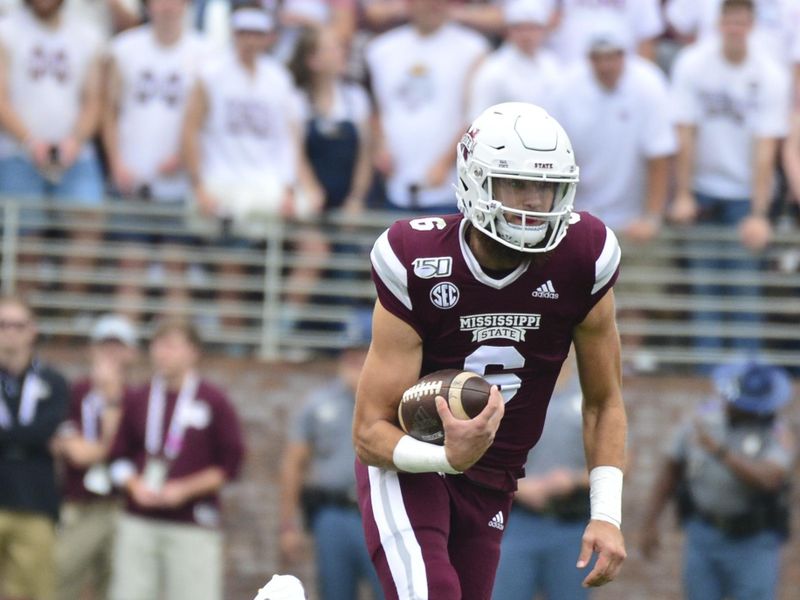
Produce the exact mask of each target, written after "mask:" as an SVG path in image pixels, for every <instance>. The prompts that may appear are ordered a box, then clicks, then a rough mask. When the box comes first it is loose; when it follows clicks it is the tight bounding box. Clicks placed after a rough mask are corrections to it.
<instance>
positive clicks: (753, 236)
mask: <svg viewBox="0 0 800 600" xmlns="http://www.w3.org/2000/svg"><path fill="white" fill-rule="evenodd" d="M739 238H740V239H741V240H742V244H743V245H744V247H745V248H747V249H748V250H752V251H753V252H758V251H760V250H763V249H764V248H766V246H767V244H769V242H770V240H771V239H772V225H770V222H769V219H767V218H766V217H764V216H759V215H750V216H749V217H745V218H744V219H743V220H742V222H741V223H740V224H739Z"/></svg>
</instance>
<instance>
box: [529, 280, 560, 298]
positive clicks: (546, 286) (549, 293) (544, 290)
mask: <svg viewBox="0 0 800 600" xmlns="http://www.w3.org/2000/svg"><path fill="white" fill-rule="evenodd" d="M532 296H533V297H534V298H548V299H550V300H558V292H557V291H556V288H554V287H553V280H552V279H548V280H547V283H543V284H542V285H540V286H539V287H538V288H536V289H535V290H533V294H532Z"/></svg>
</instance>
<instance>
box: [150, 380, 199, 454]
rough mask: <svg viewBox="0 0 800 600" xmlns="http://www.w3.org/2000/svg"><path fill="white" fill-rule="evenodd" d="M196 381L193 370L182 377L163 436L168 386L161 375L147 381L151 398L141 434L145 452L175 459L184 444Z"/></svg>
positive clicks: (195, 392) (196, 385) (195, 390)
mask: <svg viewBox="0 0 800 600" xmlns="http://www.w3.org/2000/svg"><path fill="white" fill-rule="evenodd" d="M198 385H199V381H198V379H197V376H196V375H195V374H194V373H190V374H188V375H187V376H186V377H184V378H183V383H182V384H181V389H180V392H178V400H177V401H176V403H175V410H174V411H173V413H172V418H171V419H170V422H169V427H168V428H167V435H166V439H165V438H164V411H165V410H166V407H167V386H166V383H165V382H164V379H163V378H162V377H159V376H156V377H153V380H152V381H151V382H150V398H149V399H148V403H147V424H146V429H145V436H144V446H145V449H146V450H147V453H148V454H150V455H151V456H157V455H158V454H161V453H162V440H163V455H164V458H166V459H167V460H174V459H175V457H177V456H178V454H179V453H180V451H181V448H182V447H183V438H184V435H185V434H186V426H187V424H188V423H187V421H188V419H187V414H188V411H189V408H190V406H191V403H192V402H194V398H195V395H196V394H197V387H198Z"/></svg>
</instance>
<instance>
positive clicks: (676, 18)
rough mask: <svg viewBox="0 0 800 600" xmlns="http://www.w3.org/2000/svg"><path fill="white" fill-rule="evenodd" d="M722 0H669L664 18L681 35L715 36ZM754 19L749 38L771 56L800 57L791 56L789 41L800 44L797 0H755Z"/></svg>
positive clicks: (698, 37)
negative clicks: (753, 26)
mask: <svg viewBox="0 0 800 600" xmlns="http://www.w3.org/2000/svg"><path fill="white" fill-rule="evenodd" d="M721 6H722V0H669V1H668V2H667V5H666V8H665V14H666V17H667V21H669V23H670V25H672V27H673V28H674V29H675V30H676V31H677V32H678V33H681V34H683V35H696V36H697V39H698V41H699V40H709V39H713V38H716V37H717V36H718V35H719V33H718V26H719V11H720V7H721ZM755 9H756V15H755V16H756V23H755V28H754V30H753V35H752V37H751V39H752V42H753V43H754V44H756V45H757V46H758V47H759V48H761V49H763V50H766V51H768V52H769V53H770V55H771V56H772V57H773V58H776V59H778V60H781V61H785V62H788V61H790V60H791V59H792V58H794V59H800V53H798V55H797V56H794V57H793V56H792V44H793V43H797V44H798V45H800V36H799V35H797V29H798V27H800V2H798V0H756V1H755Z"/></svg>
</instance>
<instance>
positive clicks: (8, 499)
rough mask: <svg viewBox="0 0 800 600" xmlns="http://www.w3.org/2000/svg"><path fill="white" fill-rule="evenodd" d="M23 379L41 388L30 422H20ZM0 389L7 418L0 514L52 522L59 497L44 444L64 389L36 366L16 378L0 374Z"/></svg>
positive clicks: (61, 411) (0, 434)
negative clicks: (25, 514) (32, 515)
mask: <svg viewBox="0 0 800 600" xmlns="http://www.w3.org/2000/svg"><path fill="white" fill-rule="evenodd" d="M28 373H32V375H33V376H35V377H38V378H39V380H40V382H41V384H42V385H41V387H40V390H41V394H40V396H39V398H38V401H37V402H36V405H35V409H34V412H33V414H32V418H31V420H30V422H26V421H25V419H20V404H21V400H22V391H23V385H24V382H25V378H26V376H27V375H28ZM0 386H2V399H0V402H4V403H5V406H6V408H7V414H8V415H9V416H10V423H9V426H8V427H4V426H1V425H0V509H3V510H12V511H21V512H22V511H24V512H32V513H40V514H44V515H46V516H48V517H50V518H52V519H53V520H56V519H57V518H58V509H59V496H58V491H57V489H56V478H55V469H54V465H53V456H52V455H51V453H50V449H49V442H50V439H51V438H52V436H53V434H54V433H55V431H56V429H57V428H58V426H59V424H60V423H61V421H62V420H63V419H64V416H65V413H66V411H67V405H68V402H69V386H68V385H67V382H66V380H65V379H64V377H63V376H62V375H61V374H60V373H59V372H58V371H56V370H54V369H52V368H50V367H48V366H47V365H43V364H42V363H39V362H36V361H34V362H33V363H32V365H31V366H30V367H28V369H27V370H26V371H25V373H23V374H22V375H21V376H19V377H15V376H13V375H10V374H8V373H6V372H4V371H0ZM21 421H22V422H21Z"/></svg>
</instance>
